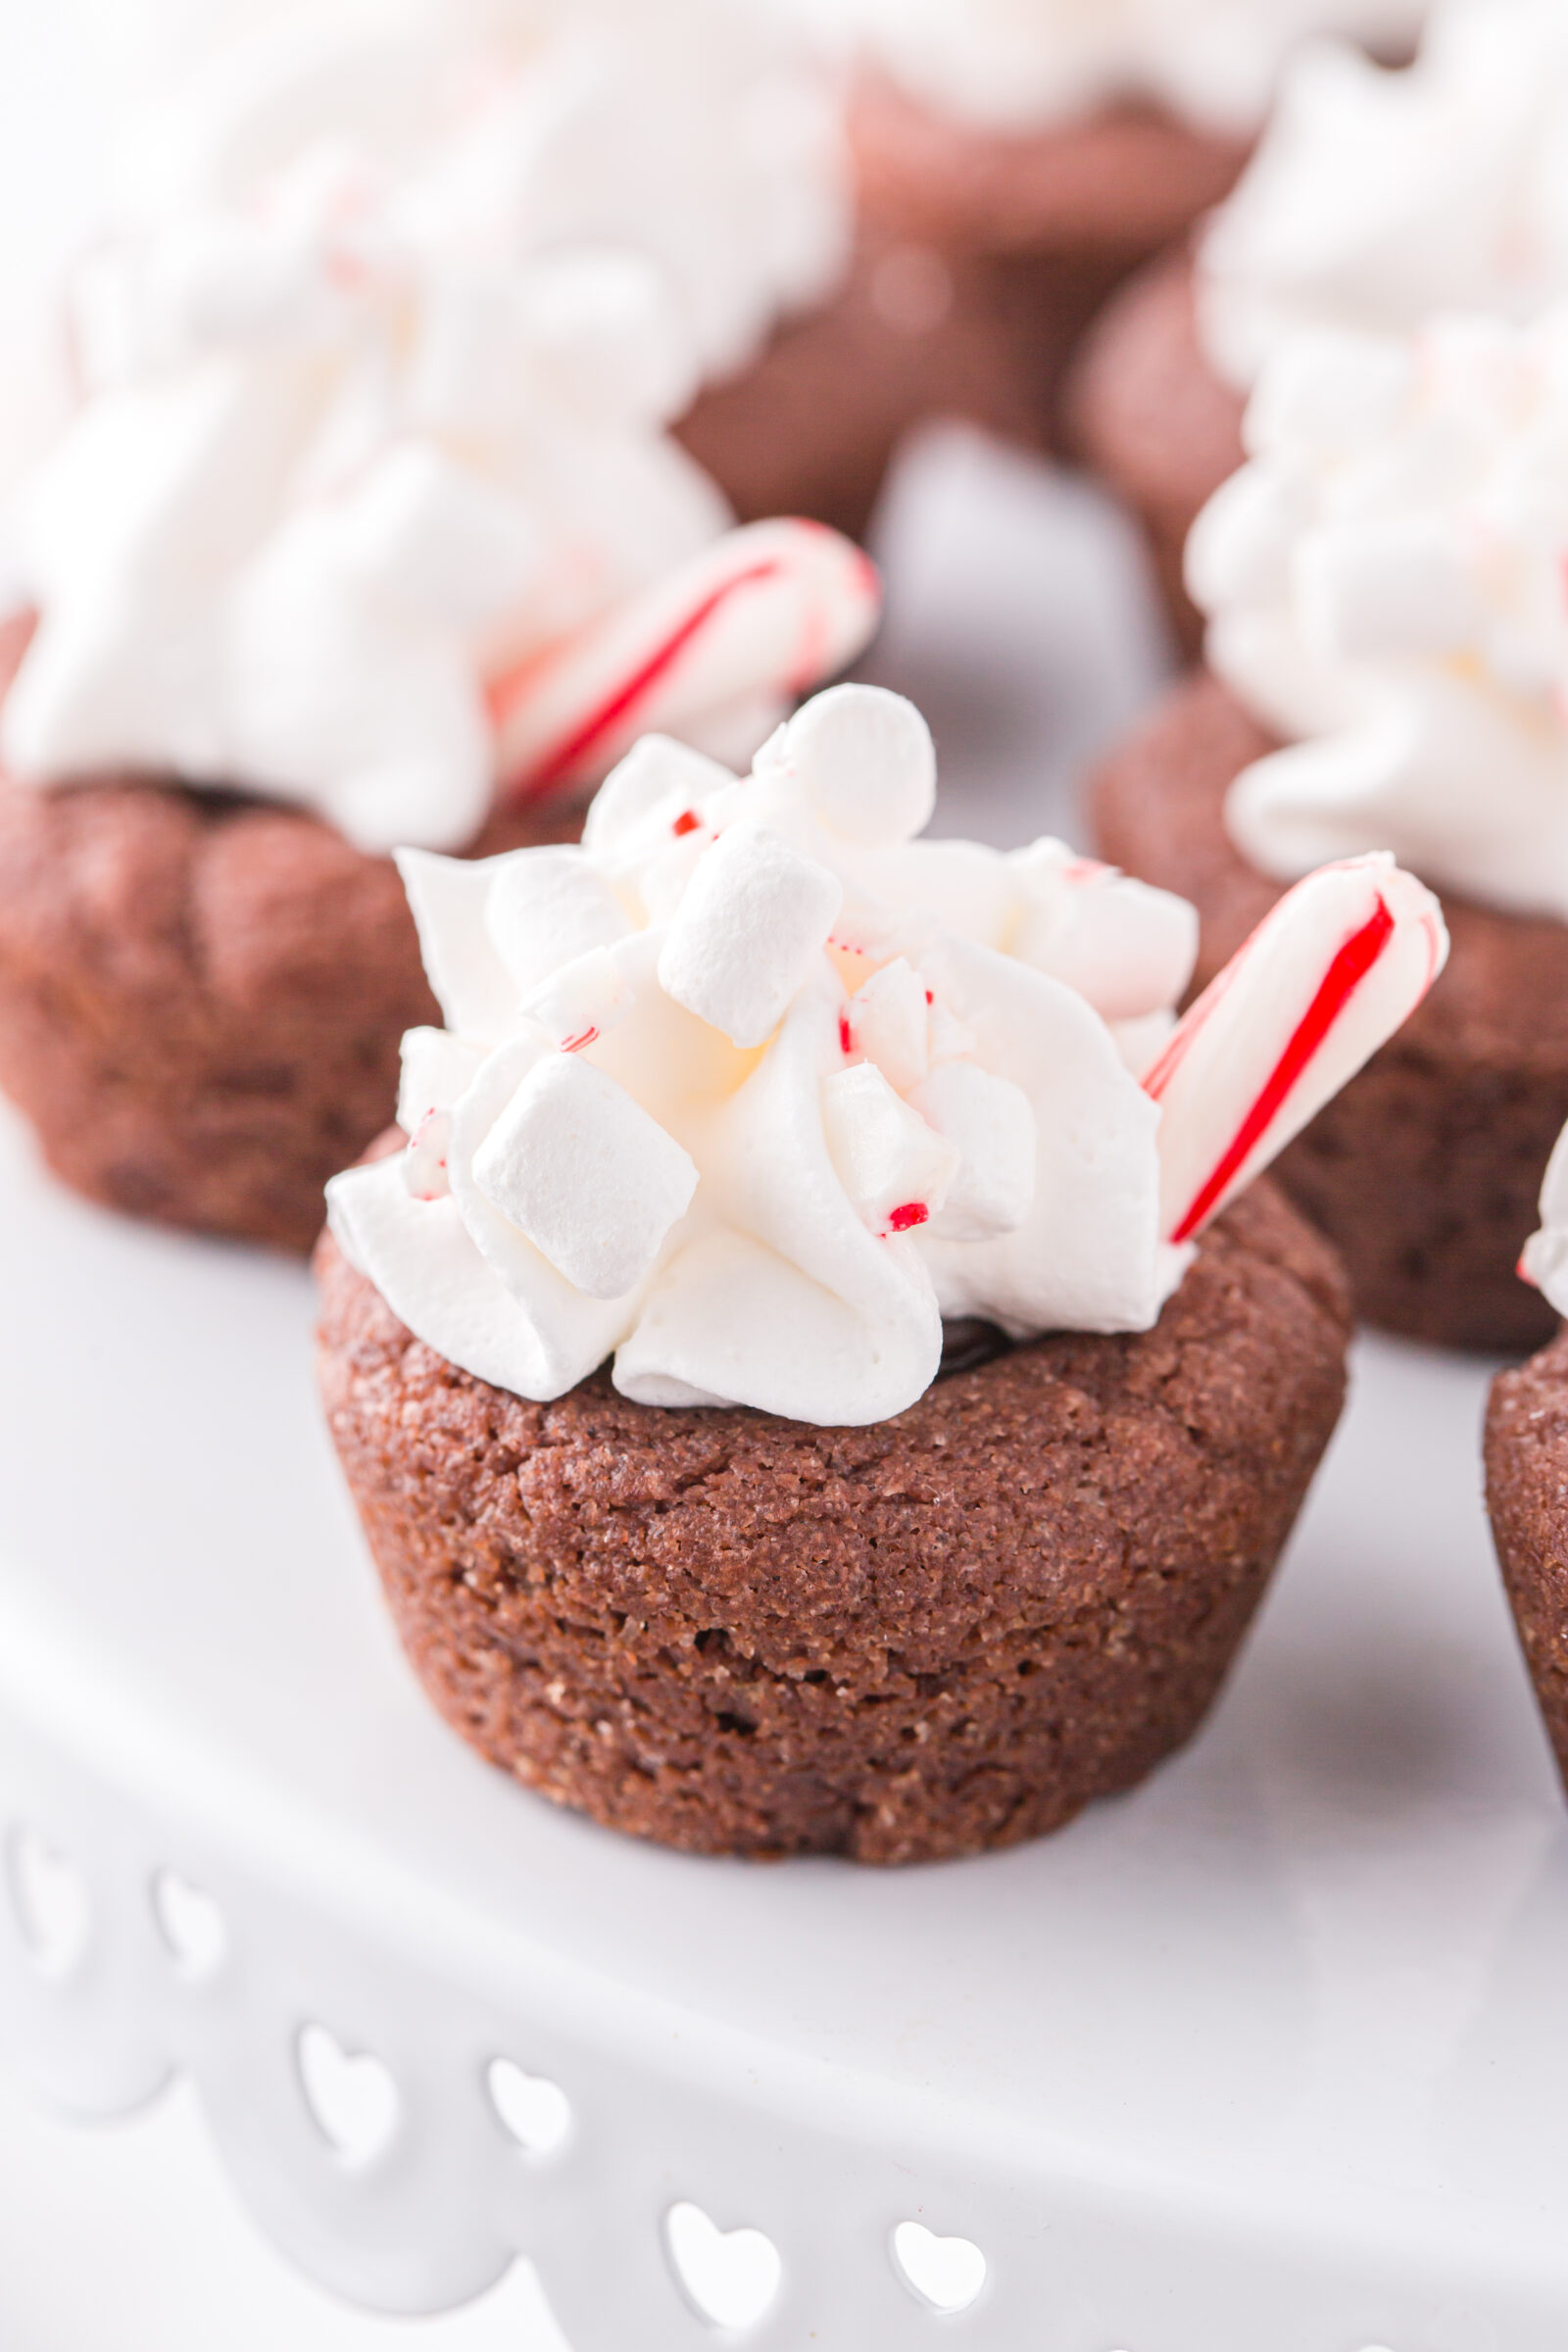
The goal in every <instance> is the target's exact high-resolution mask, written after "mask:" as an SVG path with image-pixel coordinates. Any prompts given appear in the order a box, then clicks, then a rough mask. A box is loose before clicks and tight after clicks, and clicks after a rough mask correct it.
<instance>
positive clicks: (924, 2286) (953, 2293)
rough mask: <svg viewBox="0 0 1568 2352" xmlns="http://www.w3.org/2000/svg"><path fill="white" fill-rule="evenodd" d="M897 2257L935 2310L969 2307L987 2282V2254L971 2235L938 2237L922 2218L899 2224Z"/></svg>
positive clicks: (896, 2262) (902, 2270)
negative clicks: (919, 2220)
mask: <svg viewBox="0 0 1568 2352" xmlns="http://www.w3.org/2000/svg"><path fill="white" fill-rule="evenodd" d="M893 2261H894V2265H895V2267H896V2269H897V2270H898V2272H899V2275H900V2277H901V2278H903V2279H904V2280H905V2282H906V2284H907V2285H908V2286H910V2287H912V2288H913V2290H914V2292H915V2294H916V2295H918V2297H919V2299H920V2301H921V2302H922V2303H924V2304H927V2305H928V2306H929V2307H930V2309H931V2310H932V2311H950V2312H951V2311H967V2310H968V2308H969V2306H970V2304H971V2303H972V2302H973V2301H974V2299H975V2297H976V2295H978V2294H979V2292H980V2289H981V2288H982V2287H983V2286H984V2284H985V2282H986V2258H985V2256H984V2255H983V2254H982V2253H981V2251H980V2249H979V2247H978V2246H977V2245H976V2244H975V2243H974V2241H973V2240H972V2239H971V2238H967V2237H938V2236H937V2235H936V2233H935V2231H934V2230H931V2229H926V2227H925V2226H924V2224H923V2223H921V2222H901V2223H900V2224H899V2226H898V2228H897V2229H895V2230H894V2232H893Z"/></svg>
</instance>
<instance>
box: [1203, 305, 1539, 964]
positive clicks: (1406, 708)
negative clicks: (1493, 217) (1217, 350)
mask: <svg viewBox="0 0 1568 2352" xmlns="http://www.w3.org/2000/svg"><path fill="white" fill-rule="evenodd" d="M1247 435H1248V442H1249V446H1250V449H1251V452H1252V455H1251V458H1250V462H1249V463H1248V465H1246V466H1244V467H1243V468H1242V470H1241V472H1240V473H1238V474H1236V475H1235V476H1233V477H1232V479H1231V480H1230V481H1229V482H1227V483H1226V484H1225V485H1224V487H1223V488H1222V489H1221V490H1220V491H1219V492H1218V493H1217V494H1216V496H1215V497H1214V498H1213V499H1212V500H1211V502H1210V504H1209V506H1208V507H1207V508H1206V509H1205V511H1204V513H1203V514H1202V515H1201V516H1200V518H1199V521H1198V524H1197V526H1196V528H1195V530H1194V532H1193V535H1192V538H1191V540H1190V541H1189V545H1188V580H1189V584H1190V586H1191V588H1192V592H1193V595H1194V597H1195V598H1196V600H1197V602H1198V603H1199V605H1200V606H1201V608H1202V609H1203V611H1204V612H1205V613H1207V614H1208V615H1209V627H1208V638H1207V650H1208V660H1209V662H1210V664H1211V666H1212V667H1213V668H1214V670H1215V671H1216V672H1217V673H1218V674H1219V675H1220V676H1221V677H1222V678H1224V679H1225V680H1226V681H1227V682H1228V683H1229V684H1230V685H1231V686H1232V687H1233V688H1234V689H1235V691H1236V692H1237V693H1238V694H1239V695H1240V696H1241V698H1242V700H1243V701H1244V702H1245V703H1246V704H1247V705H1248V707H1249V708H1250V710H1251V711H1253V712H1254V714H1255V715H1256V716H1257V717H1258V718H1259V719H1260V720H1261V721H1262V722H1263V723H1264V724H1265V725H1267V726H1268V727H1270V728H1271V729H1272V730H1273V731H1274V732H1275V733H1277V734H1278V735H1280V736H1281V737H1282V738H1283V739H1284V740H1285V744H1286V748H1285V749H1284V750H1282V751H1279V752H1277V753H1274V754H1272V755H1270V756H1269V757H1268V758H1266V759H1264V760H1260V761H1258V762H1257V763H1256V764H1255V765H1254V766H1252V767H1250V768H1249V769H1248V770H1247V771H1246V772H1245V773H1244V774H1243V775H1242V776H1241V777H1240V778H1239V779H1238V781H1237V783H1236V784H1235V786H1234V787H1233V789H1232V791H1231V794H1230V797H1229V801H1228V804H1227V809H1226V817H1227V822H1228V825H1229V828H1230V831H1231V834H1232V836H1233V838H1234V839H1235V841H1236V843H1237V846H1238V847H1239V848H1240V849H1241V850H1242V852H1243V854H1244V855H1245V856H1246V857H1248V858H1250V859H1251V860H1252V862H1253V863H1254V864H1256V865H1258V866H1260V867H1261V868H1262V870H1263V871H1264V872H1266V873H1269V874H1273V875H1276V876H1278V877H1280V878H1281V879H1289V878H1291V877H1292V876H1295V875H1298V874H1300V873H1304V872H1305V871H1307V870H1308V868H1310V867H1312V866H1314V865H1316V864H1319V863H1321V862H1322V860H1323V859H1325V858H1336V857H1347V856H1352V855H1354V854H1355V853H1357V852H1359V851H1362V850H1366V849H1371V848H1374V847H1377V848H1383V847H1391V848H1392V849H1393V850H1394V852H1395V854H1396V855H1397V857H1398V858H1400V860H1401V861H1402V862H1404V863H1406V864H1408V865H1409V866H1411V867H1412V868H1413V869H1414V870H1415V871H1416V872H1417V873H1419V874H1421V875H1422V876H1423V878H1424V879H1425V880H1427V881H1429V882H1431V883H1434V884H1436V885H1438V886H1439V887H1447V888H1450V889H1452V890H1454V891H1457V892H1459V893H1461V894H1462V895H1464V896H1465V897H1467V898H1474V899H1479V900H1481V901H1483V902H1486V903H1489V904H1491V905H1494V906H1496V907H1502V908H1505V909H1511V910H1514V911H1518V912H1535V913H1544V914H1551V915H1555V916H1557V917H1559V918H1561V919H1564V920H1568V699H1565V698H1568V599H1565V595H1564V572H1563V560H1564V549H1565V547H1568V310H1559V311H1556V312H1554V313H1552V314H1550V315H1548V316H1547V317H1546V318H1544V319H1542V320H1540V321H1539V322H1538V323H1537V324H1536V325H1534V326H1533V327H1530V328H1528V329H1518V328H1514V327H1509V326H1504V325H1500V324H1498V323H1496V322H1495V321H1492V320H1489V319H1473V318H1465V319H1442V320H1438V321H1435V322H1434V324H1433V325H1432V326H1431V327H1430V328H1429V329H1428V330H1427V331H1426V332H1425V333H1423V334H1421V335H1419V336H1415V337H1412V338H1408V339H1403V340H1400V339H1396V338H1378V337H1368V336H1355V335H1349V334H1341V335H1331V334H1320V335H1303V336H1301V337H1299V339H1298V340H1297V341H1296V342H1294V343H1292V344H1290V345H1288V346H1286V348H1285V349H1284V350H1282V351H1281V352H1280V353H1279V354H1278V355H1277V356H1276V358H1275V359H1274V360H1273V361H1272V362H1271V363H1270V365H1269V367H1268V368H1266V369H1265V370H1264V373H1263V375H1262V377H1261V378H1260V380H1259V384H1258V388H1257V390H1256V392H1255V393H1254V394H1253V397H1252V402H1251V406H1250V411H1249V415H1248V424H1247Z"/></svg>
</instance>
